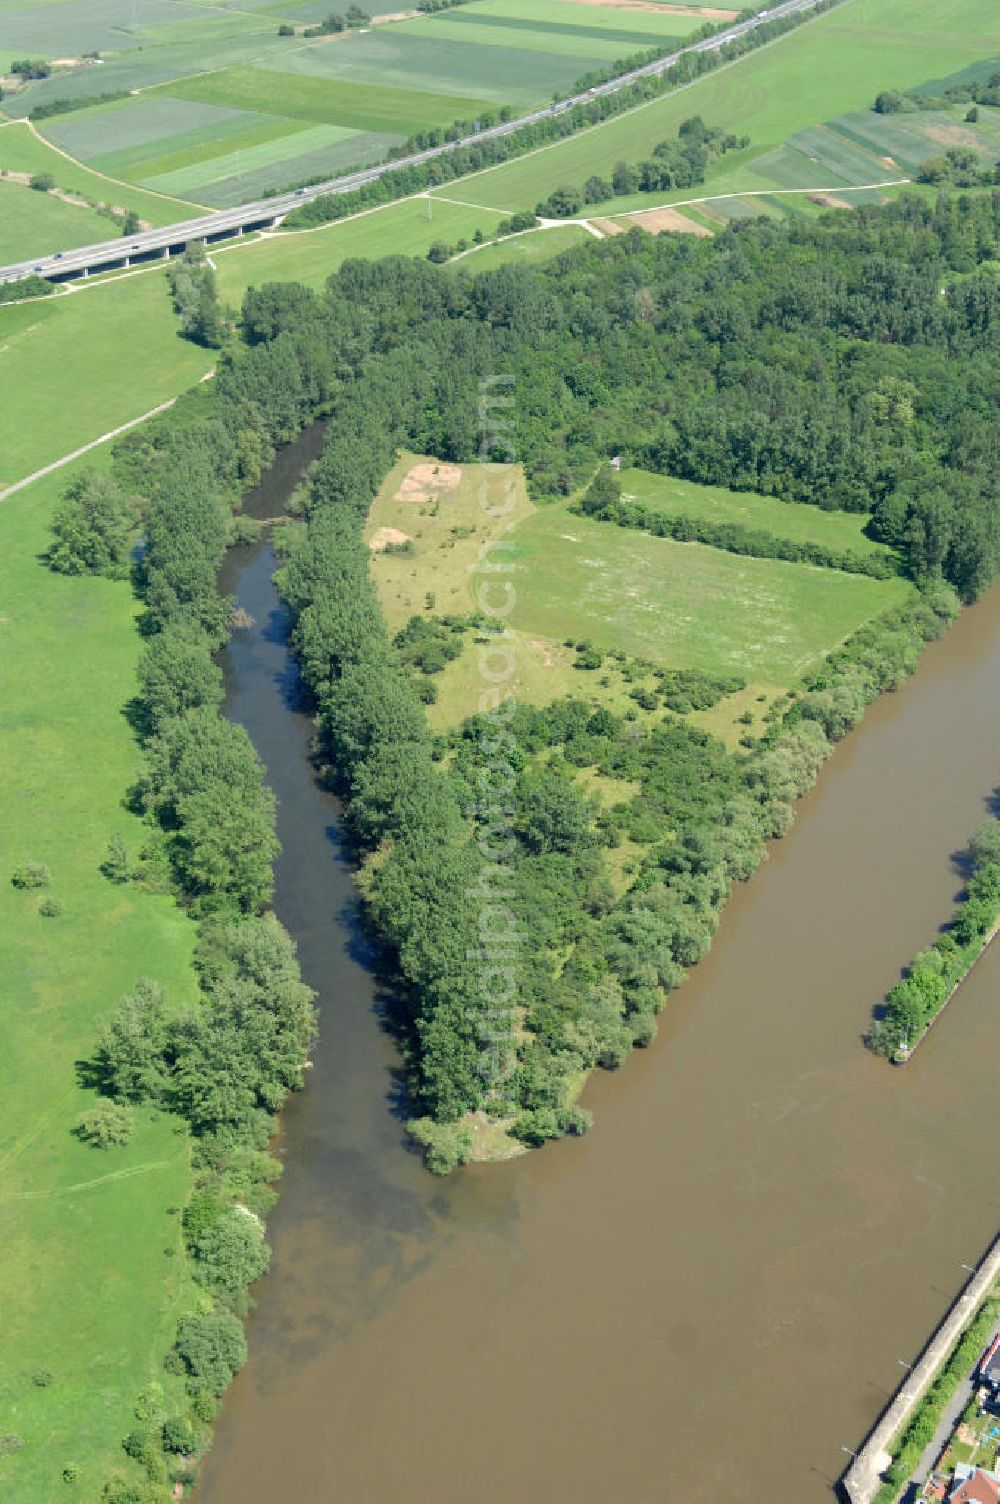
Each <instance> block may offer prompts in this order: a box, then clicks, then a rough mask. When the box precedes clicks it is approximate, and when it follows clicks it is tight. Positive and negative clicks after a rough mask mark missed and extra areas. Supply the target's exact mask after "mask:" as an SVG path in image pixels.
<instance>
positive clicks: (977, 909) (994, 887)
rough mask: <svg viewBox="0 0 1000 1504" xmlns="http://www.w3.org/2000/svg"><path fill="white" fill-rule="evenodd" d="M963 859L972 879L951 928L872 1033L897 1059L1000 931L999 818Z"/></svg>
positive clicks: (899, 988)
mask: <svg viewBox="0 0 1000 1504" xmlns="http://www.w3.org/2000/svg"><path fill="white" fill-rule="evenodd" d="M963 865H965V866H966V868H967V870H968V872H969V880H968V883H967V885H966V889H965V895H964V897H963V899H962V902H961V903H960V904H959V906H958V908H957V909H956V910H955V913H954V914H953V915H952V918H951V922H950V924H949V925H948V928H947V929H946V930H945V932H944V934H942V935H939V936H938V938H937V939H936V940H935V941H934V943H933V945H932V946H931V947H930V949H929V950H925V951H921V953H920V955H918V956H916V957H915V958H914V960H913V961H912V962H911V963H910V965H909V966H908V967H907V970H906V975H905V977H904V978H903V980H902V981H901V982H897V983H896V985H895V987H893V989H892V991H891V992H890V993H889V995H888V997H887V998H886V1002H885V1006H884V1009H881V1010H880V1017H879V1018H878V1019H877V1020H876V1022H875V1023H874V1024H873V1026H872V1029H871V1032H870V1033H869V1035H868V1043H869V1045H870V1046H871V1048H872V1049H873V1050H875V1051H876V1053H877V1054H879V1055H888V1056H889V1057H890V1058H891V1059H893V1060H895V1061H896V1062H897V1064H902V1063H903V1062H904V1061H906V1060H908V1059H909V1058H910V1056H911V1055H912V1054H913V1051H914V1050H915V1049H916V1047H917V1045H918V1044H919V1043H920V1041H921V1039H923V1037H924V1035H925V1034H926V1033H927V1030H928V1029H929V1028H930V1027H931V1025H932V1024H933V1023H934V1020H935V1019H936V1018H937V1016H938V1014H939V1013H940V1012H941V1010H942V1009H943V1008H944V1007H945V1005H946V1004H947V1003H948V1002H949V1001H950V999H951V997H952V996H953V994H954V993H955V992H956V990H957V989H958V988H959V987H960V986H961V985H962V983H963V981H964V980H965V978H966V977H967V976H968V974H969V972H970V971H971V970H972V968H973V966H975V964H976V962H977V961H978V960H979V957H980V956H981V955H982V953H983V950H984V949H985V947H986V946H987V945H988V944H989V942H990V940H991V939H992V938H993V935H994V934H995V933H996V928H997V922H998V920H1000V821H998V820H988V821H987V822H986V824H985V825H983V826H981V827H980V829H979V830H978V831H977V832H976V834H975V835H974V836H973V838H972V840H971V841H970V842H969V845H968V847H967V849H966V852H965V856H964V863H963Z"/></svg>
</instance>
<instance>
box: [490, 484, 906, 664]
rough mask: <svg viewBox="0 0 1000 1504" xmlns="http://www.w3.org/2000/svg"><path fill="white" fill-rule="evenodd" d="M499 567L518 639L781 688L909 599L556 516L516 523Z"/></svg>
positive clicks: (883, 587) (853, 579)
mask: <svg viewBox="0 0 1000 1504" xmlns="http://www.w3.org/2000/svg"><path fill="white" fill-rule="evenodd" d="M504 557H505V560H509V561H510V562H511V563H513V565H514V567H515V573H514V574H513V575H512V576H511V578H512V580H513V583H514V586H515V589H516V591H517V606H516V608H515V610H514V612H513V613H512V615H511V623H512V625H513V626H515V627H516V628H517V629H518V630H520V631H522V632H525V633H529V634H535V635H538V636H542V637H547V638H550V639H552V640H553V641H561V640H562V639H563V638H564V637H570V636H571V637H578V638H588V639H590V641H592V642H593V643H594V645H595V646H596V647H599V648H603V649H605V650H610V649H612V648H620V649H622V650H623V651H624V652H626V653H629V654H630V655H632V656H634V657H638V658H648V659H650V660H652V661H653V662H654V663H659V664H661V665H662V666H664V667H665V668H697V669H704V670H705V671H707V672H709V673H734V674H742V675H744V676H745V677H746V678H747V679H749V680H751V681H752V682H753V683H755V684H767V685H771V686H779V687H781V688H787V687H788V686H790V685H791V684H793V683H794V682H795V681H796V680H797V679H799V678H801V676H802V675H803V674H804V673H806V672H807V670H808V669H809V668H810V667H811V666H813V665H814V664H815V663H817V662H818V661H819V659H820V658H821V657H822V656H823V654H824V653H827V652H829V651H830V649H831V648H833V647H835V646H836V645H837V644H838V643H839V642H842V641H843V640H844V638H845V637H847V636H849V635H850V633H851V632H853V631H855V630H856V628H858V627H859V626H860V625H861V624H862V622H865V621H867V620H868V619H869V618H870V617H872V616H874V615H876V614H877V613H878V612H879V611H884V610H886V609H887V608H888V607H889V606H892V605H894V604H895V603H896V602H898V601H899V600H901V599H903V598H904V597H905V596H906V595H907V594H908V593H909V592H910V591H911V589H912V586H911V585H909V584H908V583H907V582H905V581H902V580H889V581H879V580H869V579H866V578H864V577H862V576H859V575H843V574H841V573H840V572H839V571H836V570H831V569H815V568H812V567H811V566H809V565H805V564H786V563H784V562H782V561H779V560H775V559H744V558H739V557H737V556H736V555H734V554H729V553H724V552H723V551H722V550H720V549H715V548H707V547H704V546H703V545H702V544H699V543H674V542H672V541H670V540H668V539H664V538H653V537H650V536H649V535H648V534H645V533H639V532H635V531H633V530H632V529H629V528H620V527H616V526H615V524H614V523H608V522H594V521H592V520H591V519H589V518H586V517H577V516H574V515H573V514H572V513H571V512H569V511H568V510H567V509H566V508H565V507H563V506H552V507H544V508H542V509H541V510H539V511H538V512H536V513H535V514H534V515H533V516H532V517H530V518H528V519H527V520H526V521H524V522H522V523H521V524H520V525H519V526H518V528H517V529H516V531H515V532H514V534H513V536H512V539H511V547H510V548H509V550H507V551H505V555H504Z"/></svg>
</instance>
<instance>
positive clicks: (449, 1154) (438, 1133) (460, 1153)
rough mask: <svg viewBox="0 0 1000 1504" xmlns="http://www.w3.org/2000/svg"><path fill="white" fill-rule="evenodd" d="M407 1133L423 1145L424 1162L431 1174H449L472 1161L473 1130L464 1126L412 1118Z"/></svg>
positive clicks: (430, 1119) (466, 1125)
mask: <svg viewBox="0 0 1000 1504" xmlns="http://www.w3.org/2000/svg"><path fill="white" fill-rule="evenodd" d="M407 1132H408V1133H409V1135H410V1137H411V1138H413V1139H416V1141H417V1143H418V1144H422V1145H423V1149H424V1163H425V1164H426V1166H427V1168H428V1170H430V1172H431V1174H432V1175H448V1174H450V1173H451V1171H452V1170H454V1169H457V1168H458V1166H459V1165H465V1164H468V1162H469V1160H470V1159H471V1158H472V1129H471V1128H470V1127H469V1126H468V1124H467V1123H465V1124H463V1123H435V1122H434V1120H433V1119H432V1118H414V1119H413V1121H412V1122H410V1123H408V1124H407Z"/></svg>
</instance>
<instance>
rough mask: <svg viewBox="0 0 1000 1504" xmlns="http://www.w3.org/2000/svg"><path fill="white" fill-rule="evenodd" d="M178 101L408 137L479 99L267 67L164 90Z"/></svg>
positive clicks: (466, 110)
mask: <svg viewBox="0 0 1000 1504" xmlns="http://www.w3.org/2000/svg"><path fill="white" fill-rule="evenodd" d="M165 87H166V91H167V92H169V93H170V94H171V95H173V96H174V97H175V98H178V99H193V100H196V101H201V102H204V103H207V104H217V105H225V106H226V107H227V108H229V109H237V110H241V109H253V110H258V111H261V112H263V113H264V114H270V115H278V116H283V117H285V118H287V119H289V120H308V121H312V122H321V123H325V124H327V125H346V126H350V127H352V128H353V129H355V130H359V131H395V132H400V133H402V134H403V135H408V134H409V133H410V131H414V130H419V129H421V128H422V127H425V126H428V125H450V124H451V122H452V121H453V120H457V119H460V118H466V117H467V116H468V115H469V114H470V112H471V113H475V108H476V101H475V100H474V99H473V100H470V99H468V98H467V97H464V96H462V95H459V94H432V93H425V92H423V91H420V90H416V89H385V88H379V87H378V86H377V85H375V84H354V83H344V82H341V81H338V82H337V83H336V84H335V85H331V83H330V81H329V80H327V79H322V78H311V77H310V76H309V75H308V74H304V73H279V72H272V71H268V70H267V69H265V68H229V69H225V70H223V71H222V72H221V73H207V74H205V75H204V76H203V77H200V78H191V79H187V80H185V81H184V82H183V83H180V84H170V85H167V86H165Z"/></svg>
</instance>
